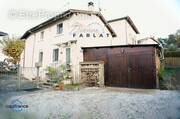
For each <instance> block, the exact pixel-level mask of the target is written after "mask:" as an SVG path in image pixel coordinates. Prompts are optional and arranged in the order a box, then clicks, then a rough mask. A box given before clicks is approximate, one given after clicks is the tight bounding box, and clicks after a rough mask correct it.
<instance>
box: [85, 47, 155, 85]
mask: <svg viewBox="0 0 180 119" xmlns="http://www.w3.org/2000/svg"><path fill="white" fill-rule="evenodd" d="M154 51H155V47H153V46H151V47H147V46H144V47H142V46H141V47H140V46H139V47H113V48H109V47H102V48H84V52H83V53H84V61H104V62H105V85H106V86H115V87H129V88H156V70H155V69H156V68H155V60H154V59H155V58H154V55H155V54H154V53H155V52H154Z"/></svg>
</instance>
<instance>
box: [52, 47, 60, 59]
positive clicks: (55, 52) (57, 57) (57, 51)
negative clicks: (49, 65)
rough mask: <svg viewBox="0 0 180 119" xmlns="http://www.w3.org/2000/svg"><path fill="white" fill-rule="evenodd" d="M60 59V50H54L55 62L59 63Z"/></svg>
mask: <svg viewBox="0 0 180 119" xmlns="http://www.w3.org/2000/svg"><path fill="white" fill-rule="evenodd" d="M58 59H59V49H54V50H53V62H56V61H58Z"/></svg>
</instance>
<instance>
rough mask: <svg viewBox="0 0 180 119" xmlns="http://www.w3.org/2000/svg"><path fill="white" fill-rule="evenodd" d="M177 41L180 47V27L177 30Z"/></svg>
mask: <svg viewBox="0 0 180 119" xmlns="http://www.w3.org/2000/svg"><path fill="white" fill-rule="evenodd" d="M176 41H177V45H178V47H180V29H178V30H177V32H176Z"/></svg>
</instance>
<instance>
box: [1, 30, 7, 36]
mask: <svg viewBox="0 0 180 119" xmlns="http://www.w3.org/2000/svg"><path fill="white" fill-rule="evenodd" d="M6 35H8V34H7V33H4V32H2V31H0V36H6Z"/></svg>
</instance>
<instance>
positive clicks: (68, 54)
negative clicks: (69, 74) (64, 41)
mask: <svg viewBox="0 0 180 119" xmlns="http://www.w3.org/2000/svg"><path fill="white" fill-rule="evenodd" d="M70 63H71V49H70V48H66V64H70Z"/></svg>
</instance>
